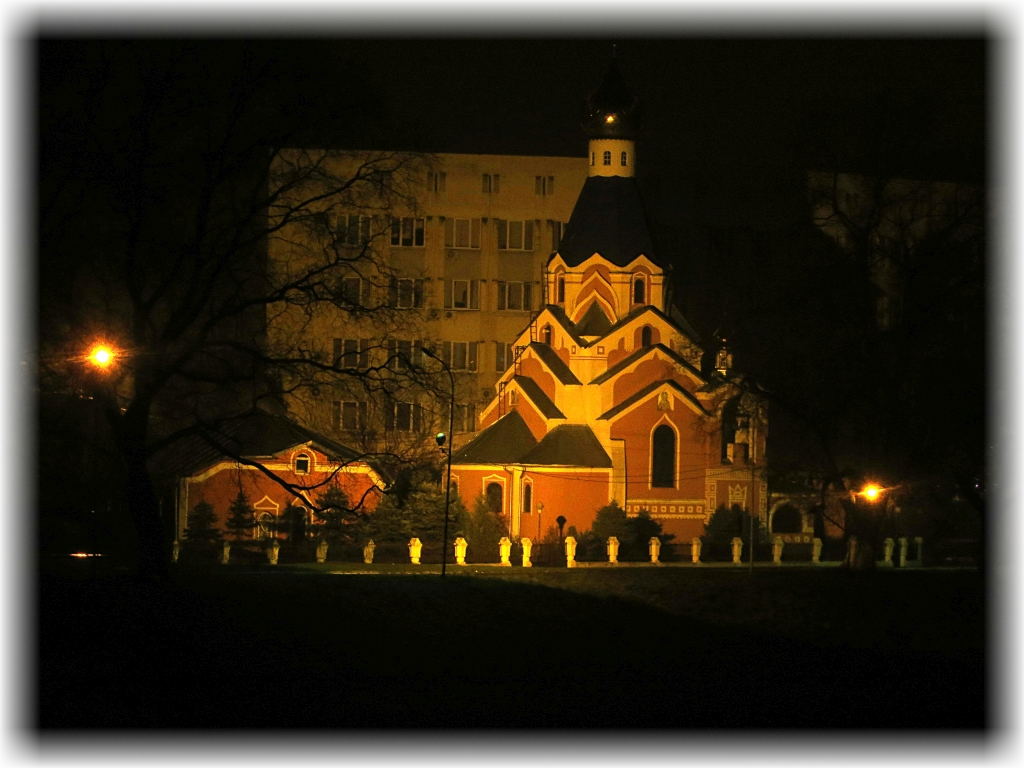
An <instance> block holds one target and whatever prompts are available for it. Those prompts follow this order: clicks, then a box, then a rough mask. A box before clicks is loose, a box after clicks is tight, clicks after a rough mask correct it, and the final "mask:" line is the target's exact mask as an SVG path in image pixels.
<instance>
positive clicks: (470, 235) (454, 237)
mask: <svg viewBox="0 0 1024 768" xmlns="http://www.w3.org/2000/svg"><path fill="white" fill-rule="evenodd" d="M444 247H445V248H479V247H480V219H445V222H444Z"/></svg>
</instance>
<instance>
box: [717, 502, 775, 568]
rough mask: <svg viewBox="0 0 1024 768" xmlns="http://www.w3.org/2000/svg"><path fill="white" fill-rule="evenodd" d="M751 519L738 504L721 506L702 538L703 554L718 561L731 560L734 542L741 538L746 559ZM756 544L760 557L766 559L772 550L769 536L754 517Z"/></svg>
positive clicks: (748, 550) (748, 549)
mask: <svg viewBox="0 0 1024 768" xmlns="http://www.w3.org/2000/svg"><path fill="white" fill-rule="evenodd" d="M750 519H751V515H750V514H749V513H748V512H747V511H746V510H745V509H743V507H741V506H739V505H738V504H733V505H732V506H731V507H727V506H725V505H724V504H723V505H722V506H720V507H719V508H718V509H716V510H715V511H714V513H713V514H712V515H711V519H710V520H708V523H707V525H706V526H705V527H704V535H703V536H701V542H702V544H703V547H704V548H703V550H702V552H706V553H707V554H708V555H709V557H711V558H713V559H716V560H727V559H731V558H732V540H733V538H734V537H736V536H739V537H740V539H741V540H742V541H743V558H744V559H746V558H747V557H748V555H749V552H750ZM754 544H755V546H756V547H757V554H758V557H764V556H765V551H766V550H770V547H769V540H768V534H767V532H766V531H765V530H764V527H763V526H762V525H761V521H760V519H759V518H757V517H756V516H754Z"/></svg>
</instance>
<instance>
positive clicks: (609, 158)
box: [604, 150, 612, 165]
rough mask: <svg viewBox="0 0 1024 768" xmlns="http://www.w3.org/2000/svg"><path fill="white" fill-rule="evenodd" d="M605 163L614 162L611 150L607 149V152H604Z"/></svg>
mask: <svg viewBox="0 0 1024 768" xmlns="http://www.w3.org/2000/svg"><path fill="white" fill-rule="evenodd" d="M604 164H605V165H611V164H612V153H611V152H610V151H608V150H605V153H604Z"/></svg>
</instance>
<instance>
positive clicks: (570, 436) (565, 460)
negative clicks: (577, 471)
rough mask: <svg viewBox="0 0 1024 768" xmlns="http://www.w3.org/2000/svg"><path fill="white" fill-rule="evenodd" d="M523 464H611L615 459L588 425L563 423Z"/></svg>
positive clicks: (552, 431)
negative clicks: (611, 457) (612, 458)
mask: <svg viewBox="0 0 1024 768" xmlns="http://www.w3.org/2000/svg"><path fill="white" fill-rule="evenodd" d="M517 463H519V464H555V465H559V466H570V467H611V465H612V460H611V459H610V458H609V457H608V454H607V453H605V451H604V448H602V447H601V443H600V441H598V439H597V436H596V435H595V434H594V433H593V432H592V431H591V429H590V427H588V426H587V425H586V424H562V425H561V426H558V427H555V428H554V429H552V430H551V431H550V432H548V433H547V434H546V435H545V436H544V439H543V440H541V441H540V442H539V443H537V447H535V448H534V449H533V450H531V451H530V452H529V453H527V454H526V455H525V456H523V458H522V459H520V460H519V461H518V462H517Z"/></svg>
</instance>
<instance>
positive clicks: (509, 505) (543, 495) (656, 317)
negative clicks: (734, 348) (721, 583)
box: [452, 59, 767, 541]
mask: <svg viewBox="0 0 1024 768" xmlns="http://www.w3.org/2000/svg"><path fill="white" fill-rule="evenodd" d="M640 116H641V104H640V102H639V100H638V99H637V98H636V97H635V96H634V94H633V93H632V91H631V90H630V89H629V87H628V86H627V85H626V83H625V81H624V80H623V78H622V75H621V73H620V72H619V68H618V64H617V62H616V61H615V60H614V59H613V60H612V62H611V65H610V66H609V69H608V73H607V75H606V76H605V78H604V80H603V81H602V82H601V84H600V85H599V87H598V88H597V89H596V90H595V91H594V92H593V93H592V94H591V95H590V96H589V98H588V99H587V101H586V108H585V115H584V119H583V122H582V127H583V129H584V131H585V132H586V134H587V137H588V140H589V147H588V153H589V160H590V165H589V175H588V177H587V179H586V181H585V183H584V184H583V188H582V190H581V192H580V194H579V197H578V199H577V201H576V205H575V207H574V208H573V211H572V214H571V216H570V218H569V222H568V226H567V228H566V231H565V235H564V237H563V238H562V240H561V243H560V245H559V246H558V248H557V250H556V251H555V252H554V253H552V254H551V256H550V258H549V260H548V263H547V265H546V269H545V277H544V305H543V306H542V308H541V309H540V310H539V311H538V312H537V313H536V314H535V316H534V317H533V319H532V321H531V322H530V324H529V325H528V326H527V327H525V328H523V329H522V331H521V332H520V333H519V334H518V335H517V336H516V338H515V339H514V340H512V342H511V344H512V348H513V350H514V354H513V360H512V363H511V365H510V366H509V367H508V369H507V370H506V371H505V372H504V374H503V375H502V376H501V377H500V379H499V381H498V384H497V387H496V394H495V397H494V398H493V399H492V400H491V401H490V402H489V403H488V404H487V405H486V407H484V408H483V410H482V412H481V414H480V424H479V426H480V427H481V428H482V431H481V432H480V433H479V434H478V435H477V436H476V438H475V439H473V440H472V441H471V442H469V443H468V444H466V445H465V446H464V447H463V448H462V449H461V450H459V451H457V452H456V454H455V455H454V456H453V458H452V482H453V483H457V487H458V492H459V493H460V494H462V497H463V501H464V502H465V503H466V504H467V505H472V504H473V503H474V500H475V499H476V498H477V497H480V496H482V497H483V498H484V499H485V500H486V502H487V503H488V504H489V505H490V506H491V507H492V509H493V510H494V511H495V512H500V513H501V514H503V515H504V516H505V519H506V521H507V524H508V531H509V534H510V535H511V536H512V537H521V536H529V537H534V536H542V535H544V533H545V532H546V530H542V528H543V524H542V522H541V520H540V519H539V511H538V510H539V509H540V505H541V504H543V505H544V509H545V510H546V512H545V514H546V515H547V517H546V522H547V524H548V525H549V526H550V524H551V521H552V520H553V519H554V518H555V516H558V515H561V516H564V517H565V518H566V521H567V523H566V524H567V525H571V526H574V527H575V528H576V529H577V530H579V531H583V530H587V529H589V528H590V527H591V526H592V523H593V521H594V518H595V516H596V513H597V510H598V509H599V508H601V507H603V506H605V505H607V504H608V503H610V502H611V501H616V502H617V503H618V504H620V505H621V506H622V507H624V508H625V510H626V512H627V514H629V515H631V516H633V515H637V514H639V513H640V512H641V510H647V511H648V512H649V513H650V514H651V516H652V517H653V518H654V519H656V520H658V521H659V522H660V523H661V524H662V527H663V530H664V531H665V532H666V533H673V534H675V535H676V536H677V538H678V539H679V540H682V541H687V540H689V539H690V538H692V537H693V536H699V535H701V533H703V530H704V525H705V523H706V522H707V520H708V519H709V518H710V516H711V514H712V512H713V511H714V510H715V509H716V508H717V507H719V506H723V505H724V506H731V505H732V504H740V506H743V507H744V508H746V509H748V510H749V511H750V512H751V513H760V514H765V513H766V502H767V492H766V491H767V488H766V483H765V479H764V478H765V475H764V471H763V470H764V467H765V438H766V436H767V419H766V416H765V409H764V407H763V405H762V404H760V403H757V402H755V401H754V399H753V398H752V396H751V395H750V394H747V393H745V392H744V391H743V390H742V389H741V388H740V385H739V382H740V381H741V379H740V378H737V377H734V376H732V375H731V373H732V371H731V360H730V363H729V368H728V370H727V371H726V373H724V374H723V373H719V372H718V371H717V370H715V368H714V367H712V368H711V370H710V371H709V372H707V373H704V372H702V370H701V359H702V357H703V356H704V348H703V347H702V346H701V343H700V340H699V338H698V336H697V334H696V332H695V331H694V330H693V329H692V328H691V327H690V325H689V323H688V322H687V321H686V319H685V318H684V317H683V315H682V314H681V313H680V312H679V311H678V310H677V309H676V308H675V307H673V306H671V305H670V302H669V301H668V299H667V291H666V285H665V282H666V277H665V270H664V268H663V266H664V265H663V264H662V263H661V261H660V260H659V257H658V255H657V254H656V253H655V248H654V244H653V241H652V238H651V235H650V228H649V226H648V222H647V216H646V213H645V210H644V205H643V201H642V200H641V196H640V192H639V189H638V187H637V184H636V180H635V178H634V173H635V167H636V166H635V159H636V158H635V146H636V145H635V137H636V135H637V131H639V130H640ZM740 415H742V419H740V418H739V416H740ZM740 422H742V423H740ZM738 440H741V441H743V444H742V445H739V444H737V441H738ZM535 505H536V508H535Z"/></svg>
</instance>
